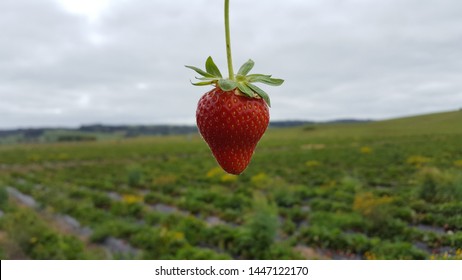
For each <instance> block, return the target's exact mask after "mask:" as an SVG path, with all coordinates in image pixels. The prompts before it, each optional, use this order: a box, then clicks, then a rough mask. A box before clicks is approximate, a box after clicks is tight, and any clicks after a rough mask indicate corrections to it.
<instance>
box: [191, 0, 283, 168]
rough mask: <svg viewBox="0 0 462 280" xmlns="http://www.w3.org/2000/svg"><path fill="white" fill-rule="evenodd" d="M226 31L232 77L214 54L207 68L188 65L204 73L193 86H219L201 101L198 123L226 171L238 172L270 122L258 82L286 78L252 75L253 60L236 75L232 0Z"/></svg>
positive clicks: (278, 82) (267, 100) (273, 82)
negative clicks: (214, 59)
mask: <svg viewBox="0 0 462 280" xmlns="http://www.w3.org/2000/svg"><path fill="white" fill-rule="evenodd" d="M225 33H226V53H227V61H228V72H229V77H228V78H223V76H222V74H221V72H220V70H219V69H218V67H217V66H216V64H215V63H214V61H213V59H212V58H211V57H209V58H208V59H207V60H206V63H205V71H204V70H202V69H200V68H197V67H194V66H186V67H187V68H190V69H192V70H194V71H196V72H197V73H198V74H199V75H200V77H196V78H197V79H198V80H199V82H197V83H193V85H196V86H208V85H212V86H214V87H215V88H214V89H212V90H211V91H209V92H207V93H205V94H204V95H203V96H202V98H201V99H200V100H199V103H198V106H197V111H196V121H197V126H198V128H199V132H200V133H201V135H202V137H203V138H204V140H205V142H207V144H208V145H209V147H210V149H211V151H212V153H213V155H214V156H215V158H216V160H217V162H218V163H219V164H220V166H221V167H222V168H223V169H224V170H225V171H226V172H228V173H230V174H235V175H238V174H240V173H242V172H243V171H244V170H245V169H246V168H247V166H248V164H249V163H250V159H251V157H252V155H253V152H254V150H255V147H256V145H257V143H258V141H259V140H260V139H261V137H262V136H263V134H264V133H265V131H266V128H267V127H268V124H269V109H268V107H269V106H271V103H270V98H269V96H268V94H267V93H266V92H265V91H264V90H263V89H261V88H260V87H258V86H256V85H255V84H254V83H263V84H267V85H271V86H279V85H281V84H282V83H283V82H284V80H282V79H275V78H272V76H271V75H263V74H249V72H250V70H252V68H253V66H254V62H253V61H252V60H251V59H249V60H248V61H247V62H246V63H244V65H242V66H241V68H239V71H238V72H237V74H234V70H233V62H232V56H231V39H230V28H229V0H225Z"/></svg>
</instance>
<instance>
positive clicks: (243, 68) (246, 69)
mask: <svg viewBox="0 0 462 280" xmlns="http://www.w3.org/2000/svg"><path fill="white" fill-rule="evenodd" d="M254 65H255V62H253V60H252V59H249V60H248V61H247V62H246V63H244V65H242V66H241V68H239V71H238V72H237V74H239V75H242V76H245V75H247V74H248V73H249V72H250V70H252V68H253V66H254Z"/></svg>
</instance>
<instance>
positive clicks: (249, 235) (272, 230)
mask: <svg viewBox="0 0 462 280" xmlns="http://www.w3.org/2000/svg"><path fill="white" fill-rule="evenodd" d="M277 229H278V218H277V209H276V207H275V205H273V204H271V203H270V202H268V201H267V199H266V198H265V197H264V196H262V195H261V194H256V195H255V196H254V204H253V208H252V212H251V213H250V214H249V216H248V217H247V219H246V221H245V224H244V228H243V229H242V233H241V236H240V240H239V243H240V244H239V248H240V250H241V255H242V256H243V257H244V258H248V259H265V258H268V257H269V252H270V250H271V247H272V245H273V243H274V239H275V237H276V233H277Z"/></svg>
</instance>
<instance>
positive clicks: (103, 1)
mask: <svg viewBox="0 0 462 280" xmlns="http://www.w3.org/2000/svg"><path fill="white" fill-rule="evenodd" d="M230 20H231V33H232V34H231V35H232V47H233V57H234V64H235V65H234V66H235V68H236V69H237V68H238V67H239V66H240V65H241V64H242V63H243V62H245V61H246V60H247V59H249V58H252V59H253V60H254V61H255V63H256V65H255V69H254V71H253V72H256V73H257V72H258V73H262V74H273V75H274V76H275V77H278V78H283V79H285V80H286V82H285V83H284V84H283V85H282V86H281V87H274V88H272V87H265V86H262V87H264V88H265V89H266V90H267V92H268V93H269V94H270V96H271V100H272V105H273V107H272V108H271V118H272V119H273V120H287V119H303V120H331V119H338V118H373V119H384V118H392V117H397V116H405V115H414V114H420V113H427V112H437V111H448V110H455V109H458V108H460V107H462V1H460V0H284V1H268V0H231V18H230ZM0 32H1V33H0V34H1V36H0V129H1V128H14V127H38V126H70V127H75V126H78V125H81V124H94V123H105V124H159V123H176V124H194V122H195V109H196V105H197V101H198V99H199V98H200V96H201V95H202V94H203V93H205V92H206V91H208V90H209V88H207V87H193V86H191V84H190V80H193V79H194V76H195V73H194V72H193V71H191V70H189V69H186V68H185V67H184V65H196V66H201V67H202V66H203V64H204V62H205V59H206V58H207V56H209V55H211V56H212V57H213V58H214V59H215V62H216V63H217V64H218V65H219V67H220V68H221V70H222V73H226V72H227V71H226V69H227V67H226V54H225V44H224V27H223V1H222V0H175V1H167V0H162V1H160V0H1V1H0Z"/></svg>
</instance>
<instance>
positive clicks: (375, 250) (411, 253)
mask: <svg viewBox="0 0 462 280" xmlns="http://www.w3.org/2000/svg"><path fill="white" fill-rule="evenodd" d="M370 253H371V254H372V255H373V256H374V258H376V259H386V260H422V259H426V258H427V257H428V254H427V253H425V252H424V251H422V250H419V249H417V248H415V247H414V246H412V244H410V243H406V242H387V241H385V242H381V243H379V244H376V245H375V246H373V247H372V249H371V250H370Z"/></svg>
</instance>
